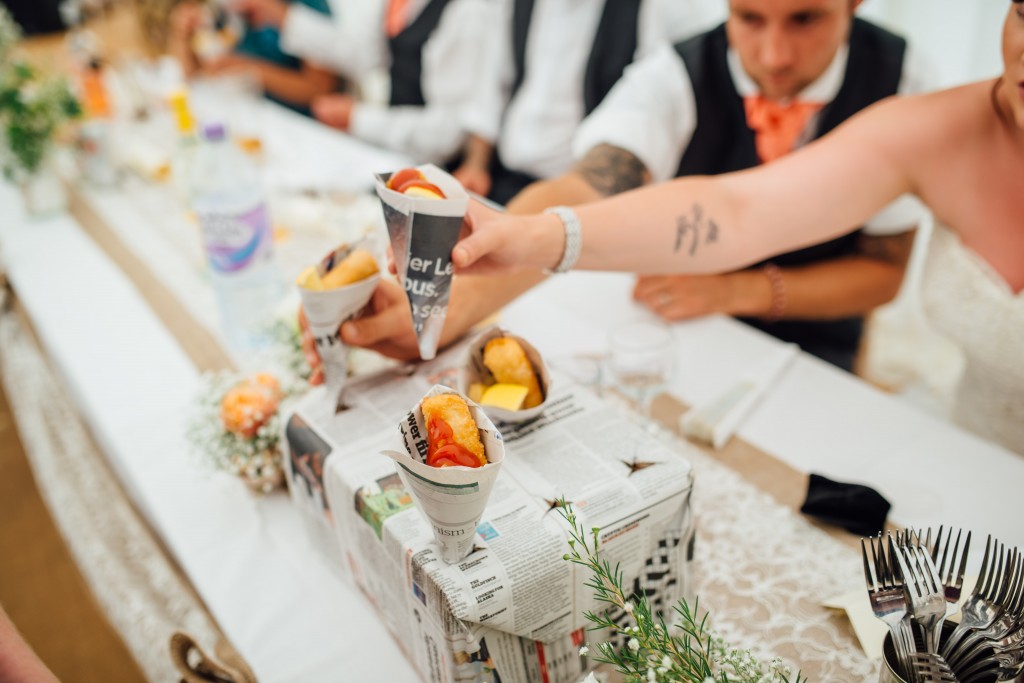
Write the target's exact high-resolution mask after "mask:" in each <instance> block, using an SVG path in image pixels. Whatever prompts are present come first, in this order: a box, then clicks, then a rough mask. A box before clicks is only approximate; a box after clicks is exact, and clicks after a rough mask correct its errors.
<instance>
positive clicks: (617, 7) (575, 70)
mask: <svg viewBox="0 0 1024 683" xmlns="http://www.w3.org/2000/svg"><path fill="white" fill-rule="evenodd" d="M705 2H706V0H643V1H642V2H641V1H640V0H631V1H624V0H618V1H615V0H605V2H596V1H593V0H591V1H588V2H580V1H579V0H544V1H542V2H534V0H503V8H502V12H503V16H502V19H501V20H500V21H497V22H495V23H494V24H493V25H492V26H491V27H490V29H489V31H488V35H487V47H488V54H487V55H486V56H485V57H484V59H485V69H486V72H485V74H484V75H483V77H482V78H481V80H480V83H479V92H478V94H477V97H476V99H475V101H474V103H473V106H471V107H470V108H469V109H468V110H467V113H466V115H465V123H466V127H467V129H468V130H469V132H470V134H471V135H470V138H469V141H468V143H467V146H466V153H465V159H464V161H463V163H462V165H461V166H460V167H459V168H458V169H457V170H456V171H455V176H456V177H457V178H458V179H459V180H460V181H461V182H462V183H463V185H465V187H466V189H468V190H470V191H472V192H476V193H478V194H481V195H487V196H489V197H490V198H491V199H493V200H495V201H497V202H499V203H501V204H504V203H506V202H508V200H509V199H511V198H512V197H513V196H514V195H515V194H516V193H517V192H519V190H521V189H522V188H523V187H525V186H526V185H528V184H530V183H531V182H533V181H535V180H537V179H538V178H551V177H554V176H557V175H559V174H561V173H564V172H565V171H567V170H568V169H569V166H570V165H571V164H572V154H571V149H570V147H571V142H572V136H573V134H574V133H575V131H576V127H577V126H578V125H579V123H580V121H582V120H583V117H584V116H586V115H587V114H589V113H590V112H591V111H593V110H594V109H595V108H596V107H597V105H598V104H600V103H601V100H602V99H603V98H604V96H605V95H606V94H607V93H608V91H609V90H611V88H612V86H613V85H614V84H615V82H616V81H617V80H618V79H619V77H620V76H621V75H622V71H623V69H625V68H626V66H627V65H628V64H629V63H630V62H632V61H633V58H634V56H635V55H636V54H637V53H638V52H639V53H640V54H643V53H645V52H646V51H648V50H649V49H651V48H652V47H653V46H654V45H656V44H658V43H659V42H661V41H666V40H667V41H672V40H679V39H680V38H683V37H684V36H688V35H693V34H694V33H696V32H697V31H699V30H701V29H703V28H705V27H707V25H708V24H709V22H710V21H711V12H710V10H709V9H707V8H706V5H705V4H704V3H705Z"/></svg>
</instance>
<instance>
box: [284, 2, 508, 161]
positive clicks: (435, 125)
mask: <svg viewBox="0 0 1024 683" xmlns="http://www.w3.org/2000/svg"><path fill="white" fill-rule="evenodd" d="M428 2H429V0H410V1H409V4H408V5H407V6H406V7H407V10H406V11H407V12H408V15H409V16H408V22H409V23H411V22H412V21H413V20H414V19H415V18H416V17H417V16H419V14H420V12H422V11H423V8H424V7H426V6H427V4H428ZM387 5H388V1H387V0H358V1H357V2H348V3H345V4H344V7H341V8H339V9H340V10H341V11H339V12H337V13H336V14H337V15H340V16H339V17H338V18H337V19H334V18H332V17H327V16H324V15H323V14H320V13H318V12H316V11H315V10H311V9H309V8H307V7H304V6H303V5H291V6H290V8H289V10H288V15H287V18H286V20H285V23H284V25H283V26H282V27H281V48H282V49H283V50H284V51H286V52H289V53H291V54H294V55H296V56H299V57H302V58H304V59H308V60H310V61H313V62H316V63H318V64H322V65H323V66H325V67H326V68H329V69H333V70H335V71H338V72H339V73H341V74H343V75H345V76H348V77H350V78H354V79H358V78H360V77H361V76H363V75H364V74H366V73H367V72H369V71H370V70H373V69H380V68H386V67H388V66H390V60H391V53H390V50H389V49H388V37H387V35H386V34H385V32H384V14H385V11H386V9H387ZM498 9H499V8H498V6H497V4H496V3H495V2H494V1H493V0H452V1H451V2H449V3H448V5H447V6H446V7H445V9H444V13H443V14H442V16H441V21H440V23H439V24H438V26H437V28H436V29H434V32H433V33H432V34H431V35H430V38H428V39H427V42H426V44H425V45H424V46H423V61H422V76H421V79H420V86H421V87H422V89H423V99H424V100H425V102H426V104H425V105H424V106H422V107H413V106H402V107H389V106H386V105H379V104H372V103H368V102H360V103H358V104H356V106H355V107H354V108H353V111H352V120H351V122H350V126H349V132H350V133H351V134H352V135H354V136H355V137H357V138H360V139H362V140H365V141H367V142H370V143H372V144H375V145H378V146H380V147H384V148H387V149H393V150H396V151H401V152H403V153H405V154H408V155H409V156H412V157H413V158H415V159H417V160H419V161H430V162H435V163H441V162H443V161H446V160H447V159H448V158H450V157H451V156H452V155H453V154H454V153H455V152H457V151H458V150H459V149H460V148H461V146H462V143H463V140H464V137H465V129H464V127H463V125H462V119H461V117H460V115H459V114H460V112H461V111H462V110H463V108H464V107H465V106H466V104H467V102H468V101H469V100H470V98H471V97H472V96H473V93H474V91H475V90H476V87H477V84H478V83H479V81H480V79H481V78H482V76H483V73H482V71H481V60H480V56H481V54H482V53H483V51H484V41H485V40H486V38H487V35H488V31H489V30H491V27H492V26H493V25H494V23H495V22H496V21H498V18H497V16H498Z"/></svg>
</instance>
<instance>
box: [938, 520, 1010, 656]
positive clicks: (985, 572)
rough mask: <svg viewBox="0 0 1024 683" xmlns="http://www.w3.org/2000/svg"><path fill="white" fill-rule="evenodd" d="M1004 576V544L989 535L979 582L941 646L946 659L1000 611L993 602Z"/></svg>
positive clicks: (988, 623) (985, 626) (999, 607)
mask: <svg viewBox="0 0 1024 683" xmlns="http://www.w3.org/2000/svg"><path fill="white" fill-rule="evenodd" d="M1002 580H1003V544H1002V543H1000V542H999V541H997V540H994V539H993V538H992V536H991V535H990V536H989V537H988V540H987V541H986V542H985V556H984V557H983V558H982V560H981V571H980V572H979V574H978V583H977V584H975V586H974V590H973V591H971V595H970V597H968V598H967V600H966V601H965V602H964V604H963V606H962V607H961V608H960V613H961V620H960V623H959V624H958V625H957V627H956V628H955V629H954V630H953V632H952V633H951V634H950V635H949V638H948V639H947V640H946V642H945V643H944V644H943V646H942V656H943V657H945V659H946V661H947V662H952V661H953V660H954V655H956V654H958V650H961V649H962V648H961V646H960V641H961V640H963V638H964V637H965V636H967V635H968V634H970V633H973V632H974V631H977V630H979V629H983V628H988V627H989V626H991V625H992V622H993V621H995V620H996V618H997V617H998V616H999V615H1000V614H1001V613H1002V611H1003V610H1002V607H1001V606H1000V605H999V603H997V602H996V600H995V598H997V597H998V596H999V592H1000V588H1001V583H1002Z"/></svg>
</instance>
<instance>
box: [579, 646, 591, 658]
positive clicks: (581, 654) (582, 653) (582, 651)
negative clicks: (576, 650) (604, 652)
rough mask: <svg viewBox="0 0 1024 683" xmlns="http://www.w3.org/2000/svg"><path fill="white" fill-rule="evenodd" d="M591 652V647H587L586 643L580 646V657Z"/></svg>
mask: <svg viewBox="0 0 1024 683" xmlns="http://www.w3.org/2000/svg"><path fill="white" fill-rule="evenodd" d="M589 652H590V648H589V647H587V646H586V645H584V646H583V647H581V648H580V657H586V656H587V654H588V653H589Z"/></svg>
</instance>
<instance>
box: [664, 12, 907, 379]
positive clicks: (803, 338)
mask: <svg viewBox="0 0 1024 683" xmlns="http://www.w3.org/2000/svg"><path fill="white" fill-rule="evenodd" d="M849 45H850V51H849V59H848V61H847V64H846V73H845V75H844V78H843V85H842V87H840V89H839V92H838V93H837V94H836V97H835V99H833V100H832V101H831V102H829V103H828V104H827V105H825V107H824V109H822V111H821V112H820V114H819V116H818V126H817V130H816V131H815V135H814V137H815V138H818V137H821V136H822V135H825V134H826V133H828V132H829V131H831V130H832V129H833V128H835V127H836V126H838V125H839V124H840V123H842V122H843V121H845V120H846V119H848V118H849V117H851V116H853V115H854V114H856V113H857V112H859V111H860V110H861V109H864V108H865V107H867V106H869V105H871V104H873V103H875V102H877V101H878V100H881V99H883V98H885V97H888V96H890V95H893V94H895V93H896V91H897V89H898V87H899V83H900V77H901V76H902V73H903V58H904V54H905V52H906V41H905V40H904V39H903V38H900V37H899V36H896V35H894V34H892V33H889V32H888V31H885V30H884V29H881V28H879V27H877V26H875V25H873V24H870V23H868V22H866V21H863V20H861V19H854V21H853V26H852V28H851V30H850V41H849ZM675 49H676V52H678V53H679V56H680V57H681V58H682V60H683V63H684V64H685V65H686V70H687V73H688V74H689V76H690V80H691V81H692V83H693V91H694V98H695V100H696V104H697V127H696V129H695V130H694V133H693V138H692V140H691V142H690V144H689V146H688V147H687V149H686V153H685V154H684V155H683V159H682V161H681V162H680V164H679V171H678V174H677V175H679V176H684V175H715V174H718V173H728V172H731V171H738V170H742V169H746V168H751V167H753V166H757V165H758V164H760V163H761V162H760V159H759V158H758V156H757V148H756V146H755V136H754V131H753V130H751V129H750V128H749V127H748V126H747V118H746V111H745V110H744V107H743V98H741V97H740V96H739V94H738V93H737V92H736V86H735V84H734V83H733V80H732V76H731V74H730V73H729V66H728V60H727V58H726V55H727V53H728V40H727V39H726V34H725V27H724V26H719V27H718V28H716V29H713V30H711V31H709V32H707V33H703V34H701V35H698V36H695V37H693V38H690V39H689V40H685V41H683V42H681V43H677V44H676V46H675ZM851 227H852V226H851ZM856 248H857V231H853V232H851V233H850V234H847V235H844V236H842V237H839V238H837V239H834V240H831V241H829V242H825V243H824V244H818V245H814V246H811V247H807V248H806V249H800V250H798V251H795V252H791V253H788V254H782V255H780V256H776V257H774V258H772V259H770V261H771V262H772V263H776V264H778V265H780V266H795V265H801V264H808V263H813V262H816V261H822V260H827V259H833V258H838V257H841V256H844V255H847V254H851V253H853V252H854V251H856ZM746 322H749V323H751V324H753V325H755V326H756V327H759V328H761V329H764V330H765V331H767V332H770V333H771V334H774V335H775V336H777V337H781V338H783V339H786V340H788V341H795V342H797V343H799V344H800V345H801V346H803V347H804V348H805V350H807V351H809V352H811V353H815V355H819V356H822V357H826V360H829V361H831V362H834V363H836V364H838V365H841V366H844V367H847V369H849V364H852V359H853V356H854V355H855V353H856V349H857V345H858V343H859V341H860V336H861V332H862V328H863V320H862V319H861V318H859V317H858V318H849V319H845V320H836V321H827V322H817V321H815V322H804V321H791V320H787V321H780V322H776V323H768V324H765V323H763V322H761V321H756V320H755V321H752V320H747V321H746ZM835 354H838V355H839V356H842V357H844V358H845V360H842V361H837V358H836V355H835Z"/></svg>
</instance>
